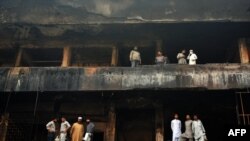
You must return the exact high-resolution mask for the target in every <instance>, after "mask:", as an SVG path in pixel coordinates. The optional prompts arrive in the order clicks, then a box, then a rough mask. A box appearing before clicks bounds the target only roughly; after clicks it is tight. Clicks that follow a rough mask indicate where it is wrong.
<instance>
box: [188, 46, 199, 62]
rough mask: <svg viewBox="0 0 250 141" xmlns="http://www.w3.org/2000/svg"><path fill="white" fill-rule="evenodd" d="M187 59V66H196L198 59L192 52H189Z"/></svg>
mask: <svg viewBox="0 0 250 141" xmlns="http://www.w3.org/2000/svg"><path fill="white" fill-rule="evenodd" d="M187 59H188V60H189V65H196V60H197V59H198V57H197V56H196V54H195V53H194V51H193V50H189V55H188V57H187Z"/></svg>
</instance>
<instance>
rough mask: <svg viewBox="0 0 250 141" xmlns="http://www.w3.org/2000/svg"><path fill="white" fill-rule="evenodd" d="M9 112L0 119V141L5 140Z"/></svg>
mask: <svg viewBox="0 0 250 141" xmlns="http://www.w3.org/2000/svg"><path fill="white" fill-rule="evenodd" d="M8 121H9V114H7V113H6V114H4V115H2V117H1V120H0V141H5V139H6V135H7V130H8Z"/></svg>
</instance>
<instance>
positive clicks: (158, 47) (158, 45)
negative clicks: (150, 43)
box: [155, 40, 162, 54]
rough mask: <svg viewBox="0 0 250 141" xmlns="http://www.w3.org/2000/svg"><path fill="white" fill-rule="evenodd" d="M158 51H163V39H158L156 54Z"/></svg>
mask: <svg viewBox="0 0 250 141" xmlns="http://www.w3.org/2000/svg"><path fill="white" fill-rule="evenodd" d="M158 51H162V40H156V47H155V54H157V52H158Z"/></svg>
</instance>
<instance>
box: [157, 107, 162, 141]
mask: <svg viewBox="0 0 250 141" xmlns="http://www.w3.org/2000/svg"><path fill="white" fill-rule="evenodd" d="M155 141H164V112H163V108H162V107H157V108H156V109H155Z"/></svg>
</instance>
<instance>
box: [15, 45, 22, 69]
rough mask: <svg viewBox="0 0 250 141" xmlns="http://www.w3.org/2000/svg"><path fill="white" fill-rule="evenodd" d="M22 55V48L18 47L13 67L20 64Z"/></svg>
mask: <svg viewBox="0 0 250 141" xmlns="http://www.w3.org/2000/svg"><path fill="white" fill-rule="evenodd" d="M22 55H23V49H22V48H19V50H18V53H17V57H16V62H15V67H20V66H21V61H22Z"/></svg>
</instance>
